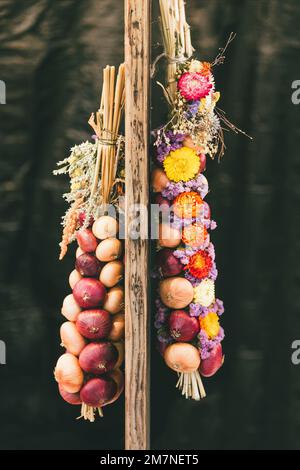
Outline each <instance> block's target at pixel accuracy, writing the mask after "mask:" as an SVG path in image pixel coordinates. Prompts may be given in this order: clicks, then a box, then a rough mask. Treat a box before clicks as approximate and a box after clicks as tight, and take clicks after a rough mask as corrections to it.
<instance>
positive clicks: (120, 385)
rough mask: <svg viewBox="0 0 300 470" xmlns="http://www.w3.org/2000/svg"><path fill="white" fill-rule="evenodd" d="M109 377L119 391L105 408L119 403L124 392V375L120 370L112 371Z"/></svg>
mask: <svg viewBox="0 0 300 470" xmlns="http://www.w3.org/2000/svg"><path fill="white" fill-rule="evenodd" d="M108 376H109V377H110V378H111V379H112V380H113V381H114V382H115V384H116V386H117V391H116V393H115V395H114V397H113V398H112V399H111V400H110V401H109V402H107V403H105V405H103V406H106V405H111V404H112V403H114V402H115V401H117V400H118V398H119V397H120V395H121V394H122V392H123V390H124V374H123V372H122V371H121V370H120V369H114V370H112V371H111V372H109V373H108Z"/></svg>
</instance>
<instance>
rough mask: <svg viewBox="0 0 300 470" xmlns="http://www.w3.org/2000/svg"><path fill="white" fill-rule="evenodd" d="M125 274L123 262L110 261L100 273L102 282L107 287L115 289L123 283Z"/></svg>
mask: <svg viewBox="0 0 300 470" xmlns="http://www.w3.org/2000/svg"><path fill="white" fill-rule="evenodd" d="M123 272H124V264H123V263H122V261H119V260H116V261H110V263H107V264H106V265H105V266H103V268H102V270H101V273H100V277H99V279H100V281H101V282H102V284H103V285H104V286H105V287H113V286H115V285H116V284H118V282H120V281H121V279H122V277H123Z"/></svg>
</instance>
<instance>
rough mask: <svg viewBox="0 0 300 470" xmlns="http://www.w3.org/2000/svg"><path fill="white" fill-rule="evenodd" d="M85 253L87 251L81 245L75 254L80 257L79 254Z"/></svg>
mask: <svg viewBox="0 0 300 470" xmlns="http://www.w3.org/2000/svg"><path fill="white" fill-rule="evenodd" d="M83 253H85V251H83V250H82V249H81V248H80V246H79V247H78V248H77V250H76V254H75V256H76V258H79V256H81V255H83Z"/></svg>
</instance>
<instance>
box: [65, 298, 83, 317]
mask: <svg viewBox="0 0 300 470" xmlns="http://www.w3.org/2000/svg"><path fill="white" fill-rule="evenodd" d="M80 312H81V307H80V305H79V304H78V303H77V302H76V300H75V297H74V296H73V294H69V295H67V296H66V297H65V298H64V301H63V305H62V308H61V313H62V315H63V316H64V317H66V318H67V320H69V321H76V319H77V317H78V315H79V313H80Z"/></svg>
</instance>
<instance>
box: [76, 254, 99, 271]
mask: <svg viewBox="0 0 300 470" xmlns="http://www.w3.org/2000/svg"><path fill="white" fill-rule="evenodd" d="M75 268H76V271H78V272H79V274H80V275H81V277H84V276H85V277H98V276H99V273H100V270H101V263H100V261H99V260H98V259H97V258H96V256H94V255H92V254H91V253H83V254H82V255H80V256H78V258H76V262H75Z"/></svg>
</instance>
